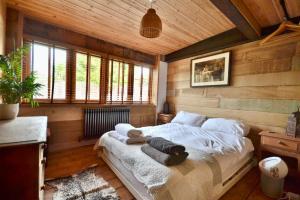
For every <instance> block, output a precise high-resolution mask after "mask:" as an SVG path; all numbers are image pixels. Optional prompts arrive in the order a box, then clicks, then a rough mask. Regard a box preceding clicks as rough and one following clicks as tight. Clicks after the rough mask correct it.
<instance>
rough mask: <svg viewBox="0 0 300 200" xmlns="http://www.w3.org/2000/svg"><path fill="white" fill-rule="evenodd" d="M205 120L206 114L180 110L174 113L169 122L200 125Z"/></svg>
mask: <svg viewBox="0 0 300 200" xmlns="http://www.w3.org/2000/svg"><path fill="white" fill-rule="evenodd" d="M205 120H206V116H204V115H200V114H197V113H190V112H185V111H180V112H178V113H177V114H176V116H175V117H174V119H173V120H172V121H171V123H178V124H185V125H191V126H201V125H202V124H203V122H204V121H205Z"/></svg>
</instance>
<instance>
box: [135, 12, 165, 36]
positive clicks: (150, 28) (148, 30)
mask: <svg viewBox="0 0 300 200" xmlns="http://www.w3.org/2000/svg"><path fill="white" fill-rule="evenodd" d="M161 31H162V24H161V20H160V18H159V16H158V15H157V14H156V12H155V10H154V9H153V8H150V9H148V11H147V13H146V14H145V15H144V17H143V19H142V21H141V27H140V34H141V35H142V36H144V37H146V38H156V37H159V35H160V33H161Z"/></svg>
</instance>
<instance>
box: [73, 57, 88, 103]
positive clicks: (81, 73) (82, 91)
mask: <svg viewBox="0 0 300 200" xmlns="http://www.w3.org/2000/svg"><path fill="white" fill-rule="evenodd" d="M86 74H87V55H86V54H82V53H76V92H75V99H76V100H85V97H86V89H87V88H86V86H87V81H86V80H87V77H86Z"/></svg>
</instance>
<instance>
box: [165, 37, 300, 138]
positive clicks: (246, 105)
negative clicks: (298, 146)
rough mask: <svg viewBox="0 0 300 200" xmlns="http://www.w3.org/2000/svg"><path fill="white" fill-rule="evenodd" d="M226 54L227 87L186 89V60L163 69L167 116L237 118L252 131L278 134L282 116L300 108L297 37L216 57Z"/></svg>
mask: <svg viewBox="0 0 300 200" xmlns="http://www.w3.org/2000/svg"><path fill="white" fill-rule="evenodd" d="M227 50H230V51H231V52H232V57H231V85H230V86H228V87H206V88H205V87H203V88H190V61H191V59H192V58H188V59H184V60H179V61H175V62H172V63H170V64H169V68H168V89H167V90H168V92H167V99H168V101H169V102H170V104H171V109H172V111H173V112H177V111H180V110H186V111H191V112H198V113H202V114H205V115H207V116H209V117H225V118H234V119H240V120H244V121H245V122H247V123H249V124H250V125H251V126H252V128H253V129H266V130H271V131H276V132H279V133H284V132H285V128H286V125H287V118H288V115H289V114H290V113H291V112H294V111H296V110H297V106H298V105H300V35H299V34H298V35H297V34H286V35H284V36H277V37H276V38H274V39H273V40H272V41H271V42H269V43H267V44H265V45H263V46H260V45H259V43H258V42H252V43H248V44H244V45H240V46H236V47H234V48H230V49H225V50H223V51H219V52H224V51H227ZM219 52H213V53H211V54H215V53H219ZM211 54H207V55H211Z"/></svg>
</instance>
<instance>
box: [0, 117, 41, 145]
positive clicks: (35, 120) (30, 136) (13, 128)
mask: <svg viewBox="0 0 300 200" xmlns="http://www.w3.org/2000/svg"><path fill="white" fill-rule="evenodd" d="M46 139H47V117H46V116H38V117H17V118H16V119H14V120H2V121H1V120H0V147H6V146H15V145H22V144H32V143H42V142H46Z"/></svg>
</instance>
